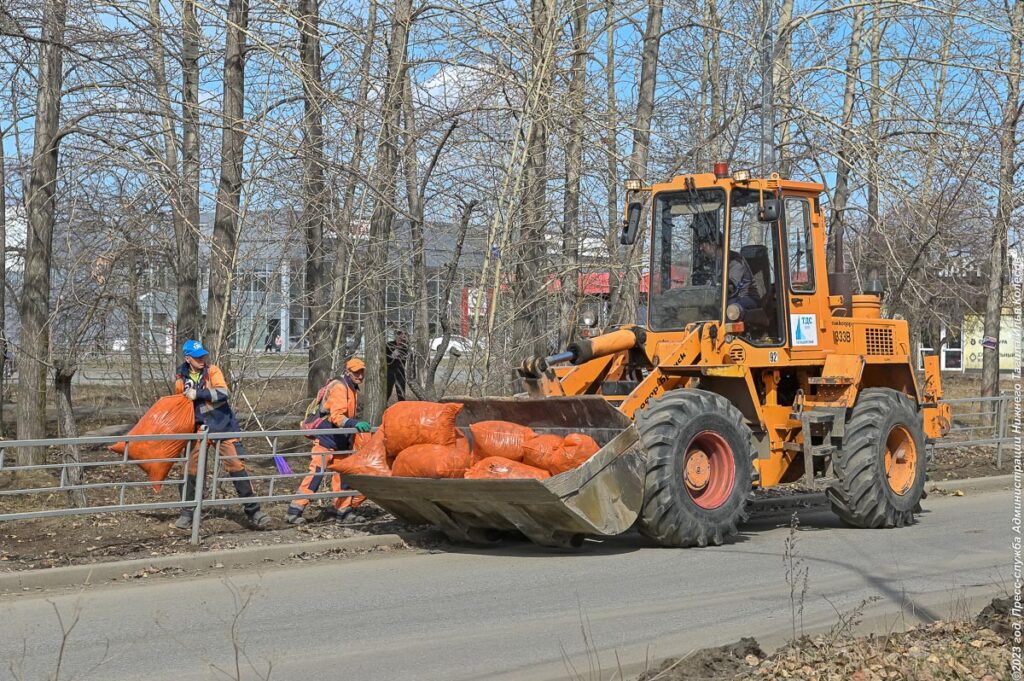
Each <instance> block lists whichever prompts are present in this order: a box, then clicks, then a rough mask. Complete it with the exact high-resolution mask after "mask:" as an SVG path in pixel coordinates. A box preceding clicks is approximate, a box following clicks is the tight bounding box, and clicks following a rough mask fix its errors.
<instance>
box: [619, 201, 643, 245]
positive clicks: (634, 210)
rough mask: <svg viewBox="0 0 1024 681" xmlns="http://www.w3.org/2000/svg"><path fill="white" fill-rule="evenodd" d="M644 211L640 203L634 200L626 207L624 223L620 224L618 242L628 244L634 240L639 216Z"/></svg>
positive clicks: (638, 227) (638, 224) (638, 226)
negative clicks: (620, 230) (620, 229)
mask: <svg viewBox="0 0 1024 681" xmlns="http://www.w3.org/2000/svg"><path fill="white" fill-rule="evenodd" d="M643 212H644V206H643V204H642V203H639V202H636V201H634V202H633V203H631V204H629V207H628V208H627V209H626V224H625V225H623V226H622V236H621V237H620V238H619V243H621V244H623V245H626V246H629V245H630V244H632V243H633V242H634V241H636V233H637V231H638V230H639V229H640V217H641V215H642V214H643Z"/></svg>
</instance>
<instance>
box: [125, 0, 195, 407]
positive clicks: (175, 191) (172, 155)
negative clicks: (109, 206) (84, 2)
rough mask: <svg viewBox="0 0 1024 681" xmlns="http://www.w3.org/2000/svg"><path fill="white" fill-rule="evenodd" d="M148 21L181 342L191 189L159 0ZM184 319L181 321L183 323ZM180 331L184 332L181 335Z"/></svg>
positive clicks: (188, 278)
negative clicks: (181, 164) (181, 161)
mask: <svg viewBox="0 0 1024 681" xmlns="http://www.w3.org/2000/svg"><path fill="white" fill-rule="evenodd" d="M149 23H150V27H151V30H152V32H153V37H152V38H151V40H150V49H149V59H150V70H151V71H152V72H153V87H154V88H155V89H156V95H157V97H156V98H157V106H159V108H160V119H161V120H160V123H161V125H162V126H163V137H164V159H163V160H164V163H163V165H164V167H163V169H162V172H161V174H160V176H159V182H160V184H161V185H163V188H164V191H165V192H166V194H167V196H168V199H169V202H170V205H171V223H172V225H173V227H174V240H175V256H176V257H175V263H174V271H175V277H176V283H177V288H178V322H177V324H176V325H175V329H176V331H175V334H176V338H175V340H176V341H177V342H178V345H179V346H180V345H181V343H184V341H185V340H186V339H187V338H195V337H196V336H195V335H194V334H195V332H196V331H197V329H196V326H197V317H198V309H197V306H198V304H199V301H198V298H197V297H196V296H197V292H196V291H195V290H194V288H195V286H196V285H197V282H196V275H197V273H196V272H195V271H194V270H195V269H196V267H197V263H196V259H194V258H193V259H192V260H191V261H189V260H188V257H187V255H186V253H185V251H186V242H187V241H188V240H190V239H191V241H192V242H193V243H194V242H195V232H193V231H190V229H189V224H188V219H187V217H186V215H185V207H186V205H187V204H188V203H189V201H190V199H186V198H185V194H186V193H192V191H193V190H192V189H190V188H189V187H188V186H187V185H186V184H185V183H184V182H183V180H182V177H181V173H180V171H179V168H178V133H177V130H176V127H175V117H174V113H173V111H172V110H171V95H170V88H169V87H168V84H167V68H166V50H165V49H164V42H163V20H162V19H161V16H160V2H159V0H149ZM185 43H186V44H187V43H188V41H187V40H186V41H185ZM184 61H185V59H184V55H183V62H184ZM189 263H191V266H190V264H189ZM189 287H192V288H191V289H190V288H189ZM189 290H192V292H191V294H189ZM183 320H184V322H185V323H184V325H183V324H182V321H183ZM183 333H184V334H185V335H182V334H183ZM136 389H137V387H136Z"/></svg>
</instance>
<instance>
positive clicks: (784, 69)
mask: <svg viewBox="0 0 1024 681" xmlns="http://www.w3.org/2000/svg"><path fill="white" fill-rule="evenodd" d="M772 101H773V104H774V107H773V108H774V110H775V112H776V114H777V115H778V118H779V119H780V120H781V124H780V125H779V126H778V127H779V140H778V145H779V146H778V150H777V152H776V154H775V156H776V158H777V159H778V164H779V175H781V176H782V177H789V176H790V173H791V172H792V171H793V161H792V159H791V152H790V149H789V144H790V138H791V133H790V118H791V117H793V108H792V105H793V0H783V1H782V4H781V5H780V6H779V20H778V22H776V24H775V49H774V57H773V63H772Z"/></svg>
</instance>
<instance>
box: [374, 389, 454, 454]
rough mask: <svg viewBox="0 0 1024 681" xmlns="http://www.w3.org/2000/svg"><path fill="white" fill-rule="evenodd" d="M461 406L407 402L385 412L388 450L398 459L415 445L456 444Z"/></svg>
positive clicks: (385, 442) (384, 427) (394, 405)
mask: <svg viewBox="0 0 1024 681" xmlns="http://www.w3.org/2000/svg"><path fill="white" fill-rule="evenodd" d="M461 410H462V405H461V404H458V403H454V402H451V403H444V404H441V403H438V402H416V401H403V402H398V403H396V404H393V405H391V406H390V407H388V408H387V409H386V410H384V418H383V425H382V426H381V427H382V428H383V430H384V447H385V448H386V449H387V451H388V455H389V456H396V455H398V454H399V453H400V452H401V451H402V450H404V449H408V448H409V447H412V446H413V445H453V444H455V417H456V415H458V413H459V412H460V411H461Z"/></svg>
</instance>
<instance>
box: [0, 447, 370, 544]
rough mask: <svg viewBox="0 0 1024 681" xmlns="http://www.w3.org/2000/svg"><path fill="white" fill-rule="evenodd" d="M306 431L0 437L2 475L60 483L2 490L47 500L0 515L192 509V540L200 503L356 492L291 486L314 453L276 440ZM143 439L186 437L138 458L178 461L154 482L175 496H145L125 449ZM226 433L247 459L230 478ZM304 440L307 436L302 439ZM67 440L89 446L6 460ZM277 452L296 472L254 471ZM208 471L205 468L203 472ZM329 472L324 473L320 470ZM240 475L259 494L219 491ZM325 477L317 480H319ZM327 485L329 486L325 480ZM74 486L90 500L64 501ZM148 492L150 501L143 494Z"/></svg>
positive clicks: (2, 495)
mask: <svg viewBox="0 0 1024 681" xmlns="http://www.w3.org/2000/svg"><path fill="white" fill-rule="evenodd" d="M317 432H318V434H320V435H336V434H344V435H352V434H354V433H355V432H356V431H355V430H354V429H352V428H333V429H329V430H328V429H324V430H319V431H317ZM308 433H309V431H305V430H273V431H247V432H237V433H216V434H213V433H209V432H207V431H206V430H205V429H203V430H202V431H200V432H198V433H189V434H185V435H133V436H127V435H120V436H109V437H107V436H105V437H76V438H53V439H45V440H7V441H2V442H0V474H3V473H10V474H19V475H24V474H28V475H29V476H30V478H31V475H32V474H34V473H35V474H38V473H44V474H46V476H47V477H48V478H49V479H50V480H56V481H59V484H50V485H48V486H45V485H44V486H33V487H23V488H19V489H0V501H2V500H5V499H9V498H12V497H14V498H19V501H21V502H22V503H24V501H25V500H26V499H34V498H39V499H41V503H40V505H41V506H48V507H44V508H34V509H33V510H25V511H14V512H9V513H0V522H3V521H6V520H25V519H29V518H49V517H54V516H70V515H94V514H100V513H119V512H125V511H152V510H160V509H179V510H184V509H192V538H191V541H192V543H193V544H198V543H199V536H200V528H201V524H202V518H203V510H204V509H206V508H211V507H218V506H230V505H241V504H247V503H251V502H257V503H265V502H270V501H291V500H293V499H297V498H299V497H302V498H305V499H332V498H335V497H344V496H354V495H355V494H356V493H355V492H353V491H352V490H342V491H340V492H330V491H328V492H317V493H316V494H297V493H296V490H297V488H298V481H299V480H300V479H302V478H304V477H305V476H307V475H309V471H308V466H309V457H310V456H311V455H312V452H311V451H310V449H309V448H307V447H298V448H297V449H298V451H295V448H293V447H284V446H282V440H294V439H296V438H304V436H306V435H308ZM143 440H145V441H153V440H177V441H184V442H185V443H186V445H185V451H184V452H183V454H182V455H181V456H179V457H175V458H168V459H146V460H144V461H142V463H172V464H177V463H181V466H180V467H178V468H177V470H179V471H180V477H168V478H167V479H166V480H164V481H163V482H161V483H159V484H160V485H161V488H163V487H167V488H168V489H170V490H172V491H173V492H174V494H173V495H170V494H167V493H163V498H159V499H158V500H156V501H153V500H151V499H152V493H151V491H150V490H151V486H152V485H154V484H156V483H153V482H150V481H149V480H139V479H138V478H139V468H138V464H139V463H140V461H137V460H133V459H129V458H128V454H129V452H130V451H131V446H132V444H131V443H133V442H140V441H143ZM226 440H240V441H241V442H242V444H243V446H244V447H245V449H246V454H245V458H244V461H245V462H246V463H247V464H248V465H247V467H246V469H247V470H246V473H247V475H246V476H244V477H230V476H229V475H227V473H226V471H224V470H223V466H221V454H220V450H221V447H220V443H221V442H224V441H226ZM302 441H303V442H308V440H302ZM117 442H127V443H128V445H127V447H125V452H124V454H123V455H116V454H114V453H113V452H110V451H109V450H108V449H107V446H108V445H111V444H114V443H117ZM246 442H249V443H250V446H245V443H246ZM257 443H259V444H257ZM264 445H265V446H264ZM66 447H78V448H80V449H85V448H88V451H87V452H85V453H84V456H83V461H82V462H81V463H76V462H73V461H67V460H66V457H64V459H65V460H63V461H61V462H60V463H45V464H36V465H26V466H19V465H16V464H14V465H12V462H13V461H15V460H16V459H15V452H16V450H17V449H19V448H45V449H50V448H66ZM96 447H100V448H101V449H100V451H99V452H96V450H95V449H94V448H96ZM196 449H198V452H197V454H198V468H197V472H196V478H197V479H196V494H195V499H185V482H186V477H187V470H188V465H187V462H188V460H189V457H190V456H191V454H192V452H193V451H194V450H196ZM211 451H212V454H213V456H212V460H211V457H210V453H211ZM97 453H98V454H99V455H100V456H101V457H106V458H101V459H100V460H92V459H93V458H94V457H95V456H96V454H97ZM275 457H281V458H282V459H283V460H284V461H286V462H288V467H289V468H291V469H292V470H293V471H298V472H291V473H281V472H280V471H278V470H277V469H276V468H275V469H274V471H273V472H272V473H262V472H256V471H254V470H253V467H252V464H253V463H255V462H260V461H269V462H273V460H274V458H275ZM172 470H175V469H172ZM207 473H209V476H208V475H207ZM111 474H112V475H111ZM329 474H330V472H328V473H327V474H326V475H329ZM75 478H80V481H79V482H77V483H73V482H72V480H74V479H75ZM105 478H111V479H105ZM12 479H13V480H17V479H18V477H17V476H16V477H13V478H12ZM242 480H249V481H250V482H251V483H252V484H253V488H254V490H256V489H260V488H261V487H264V486H265V490H266V494H261V495H260V494H258V495H257V496H254V497H247V498H245V499H239V498H238V497H236V496H222V495H221V493H220V486H221V483H229V484H230V483H234V482H239V481H242ZM325 482H326V480H325ZM323 484H324V483H321V485H323ZM327 486H328V487H329V485H327ZM75 491H81V492H83V493H85V494H86V495H87V499H88V497H92V499H91V500H90V501H89V503H88V504H87V505H86V506H83V507H81V508H76V507H74V506H71V505H70V504H69V503H68V499H69V493H71V492H75ZM161 492H162V489H161ZM97 497H99V499H97ZM147 498H148V499H150V500H147ZM98 500H102V501H104V502H105V503H94V502H96V501H98ZM0 509H2V506H0Z"/></svg>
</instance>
